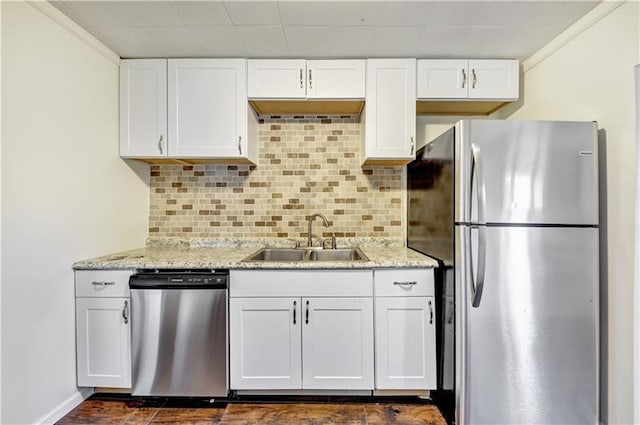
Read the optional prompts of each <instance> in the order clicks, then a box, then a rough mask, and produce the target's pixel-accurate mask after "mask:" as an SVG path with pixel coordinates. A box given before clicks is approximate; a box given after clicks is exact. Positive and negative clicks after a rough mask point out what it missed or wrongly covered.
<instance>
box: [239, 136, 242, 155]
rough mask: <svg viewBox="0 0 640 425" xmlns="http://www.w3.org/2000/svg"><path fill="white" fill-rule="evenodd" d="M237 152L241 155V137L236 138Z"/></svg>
mask: <svg viewBox="0 0 640 425" xmlns="http://www.w3.org/2000/svg"><path fill="white" fill-rule="evenodd" d="M238 152H239V153H240V155H242V136H238Z"/></svg>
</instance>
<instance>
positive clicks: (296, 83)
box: [247, 59, 307, 99]
mask: <svg viewBox="0 0 640 425" xmlns="http://www.w3.org/2000/svg"><path fill="white" fill-rule="evenodd" d="M306 62H307V61H305V60H304V59H256V60H251V59H249V60H248V61H247V92H248V95H249V98H250V99H259V98H267V99H268V98H285V99H304V98H305V97H306V94H307V80H306V72H307V65H306Z"/></svg>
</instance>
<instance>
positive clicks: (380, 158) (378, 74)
mask: <svg viewBox="0 0 640 425" xmlns="http://www.w3.org/2000/svg"><path fill="white" fill-rule="evenodd" d="M366 74H367V87H366V93H367V96H366V102H365V108H364V118H363V121H364V133H365V134H364V137H363V143H364V146H363V149H362V152H363V155H364V156H363V158H362V160H363V161H362V162H363V165H402V164H405V163H407V162H409V161H411V160H412V159H414V158H415V137H416V60H415V59H369V60H367V72H366Z"/></svg>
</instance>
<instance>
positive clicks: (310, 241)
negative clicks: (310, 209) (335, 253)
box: [307, 214, 329, 248]
mask: <svg viewBox="0 0 640 425" xmlns="http://www.w3.org/2000/svg"><path fill="white" fill-rule="evenodd" d="M316 217H320V218H321V219H322V223H323V224H324V227H329V221H327V217H325V216H323V215H322V214H311V215H310V216H309V218H308V219H307V221H308V222H309V227H308V231H307V246H308V247H309V248H311V247H312V246H313V238H312V237H311V223H312V222H313V220H314V219H315V218H316Z"/></svg>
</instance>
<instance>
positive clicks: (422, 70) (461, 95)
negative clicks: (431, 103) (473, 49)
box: [417, 59, 470, 99]
mask: <svg viewBox="0 0 640 425" xmlns="http://www.w3.org/2000/svg"><path fill="white" fill-rule="evenodd" d="M468 65H469V61H467V60H444V59H435V60H432V59H420V60H418V83H417V84H418V88H417V97H418V98H419V99H423V98H424V99H465V98H466V97H467V96H468V93H469V92H468V88H469V81H470V76H469V69H468Z"/></svg>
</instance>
